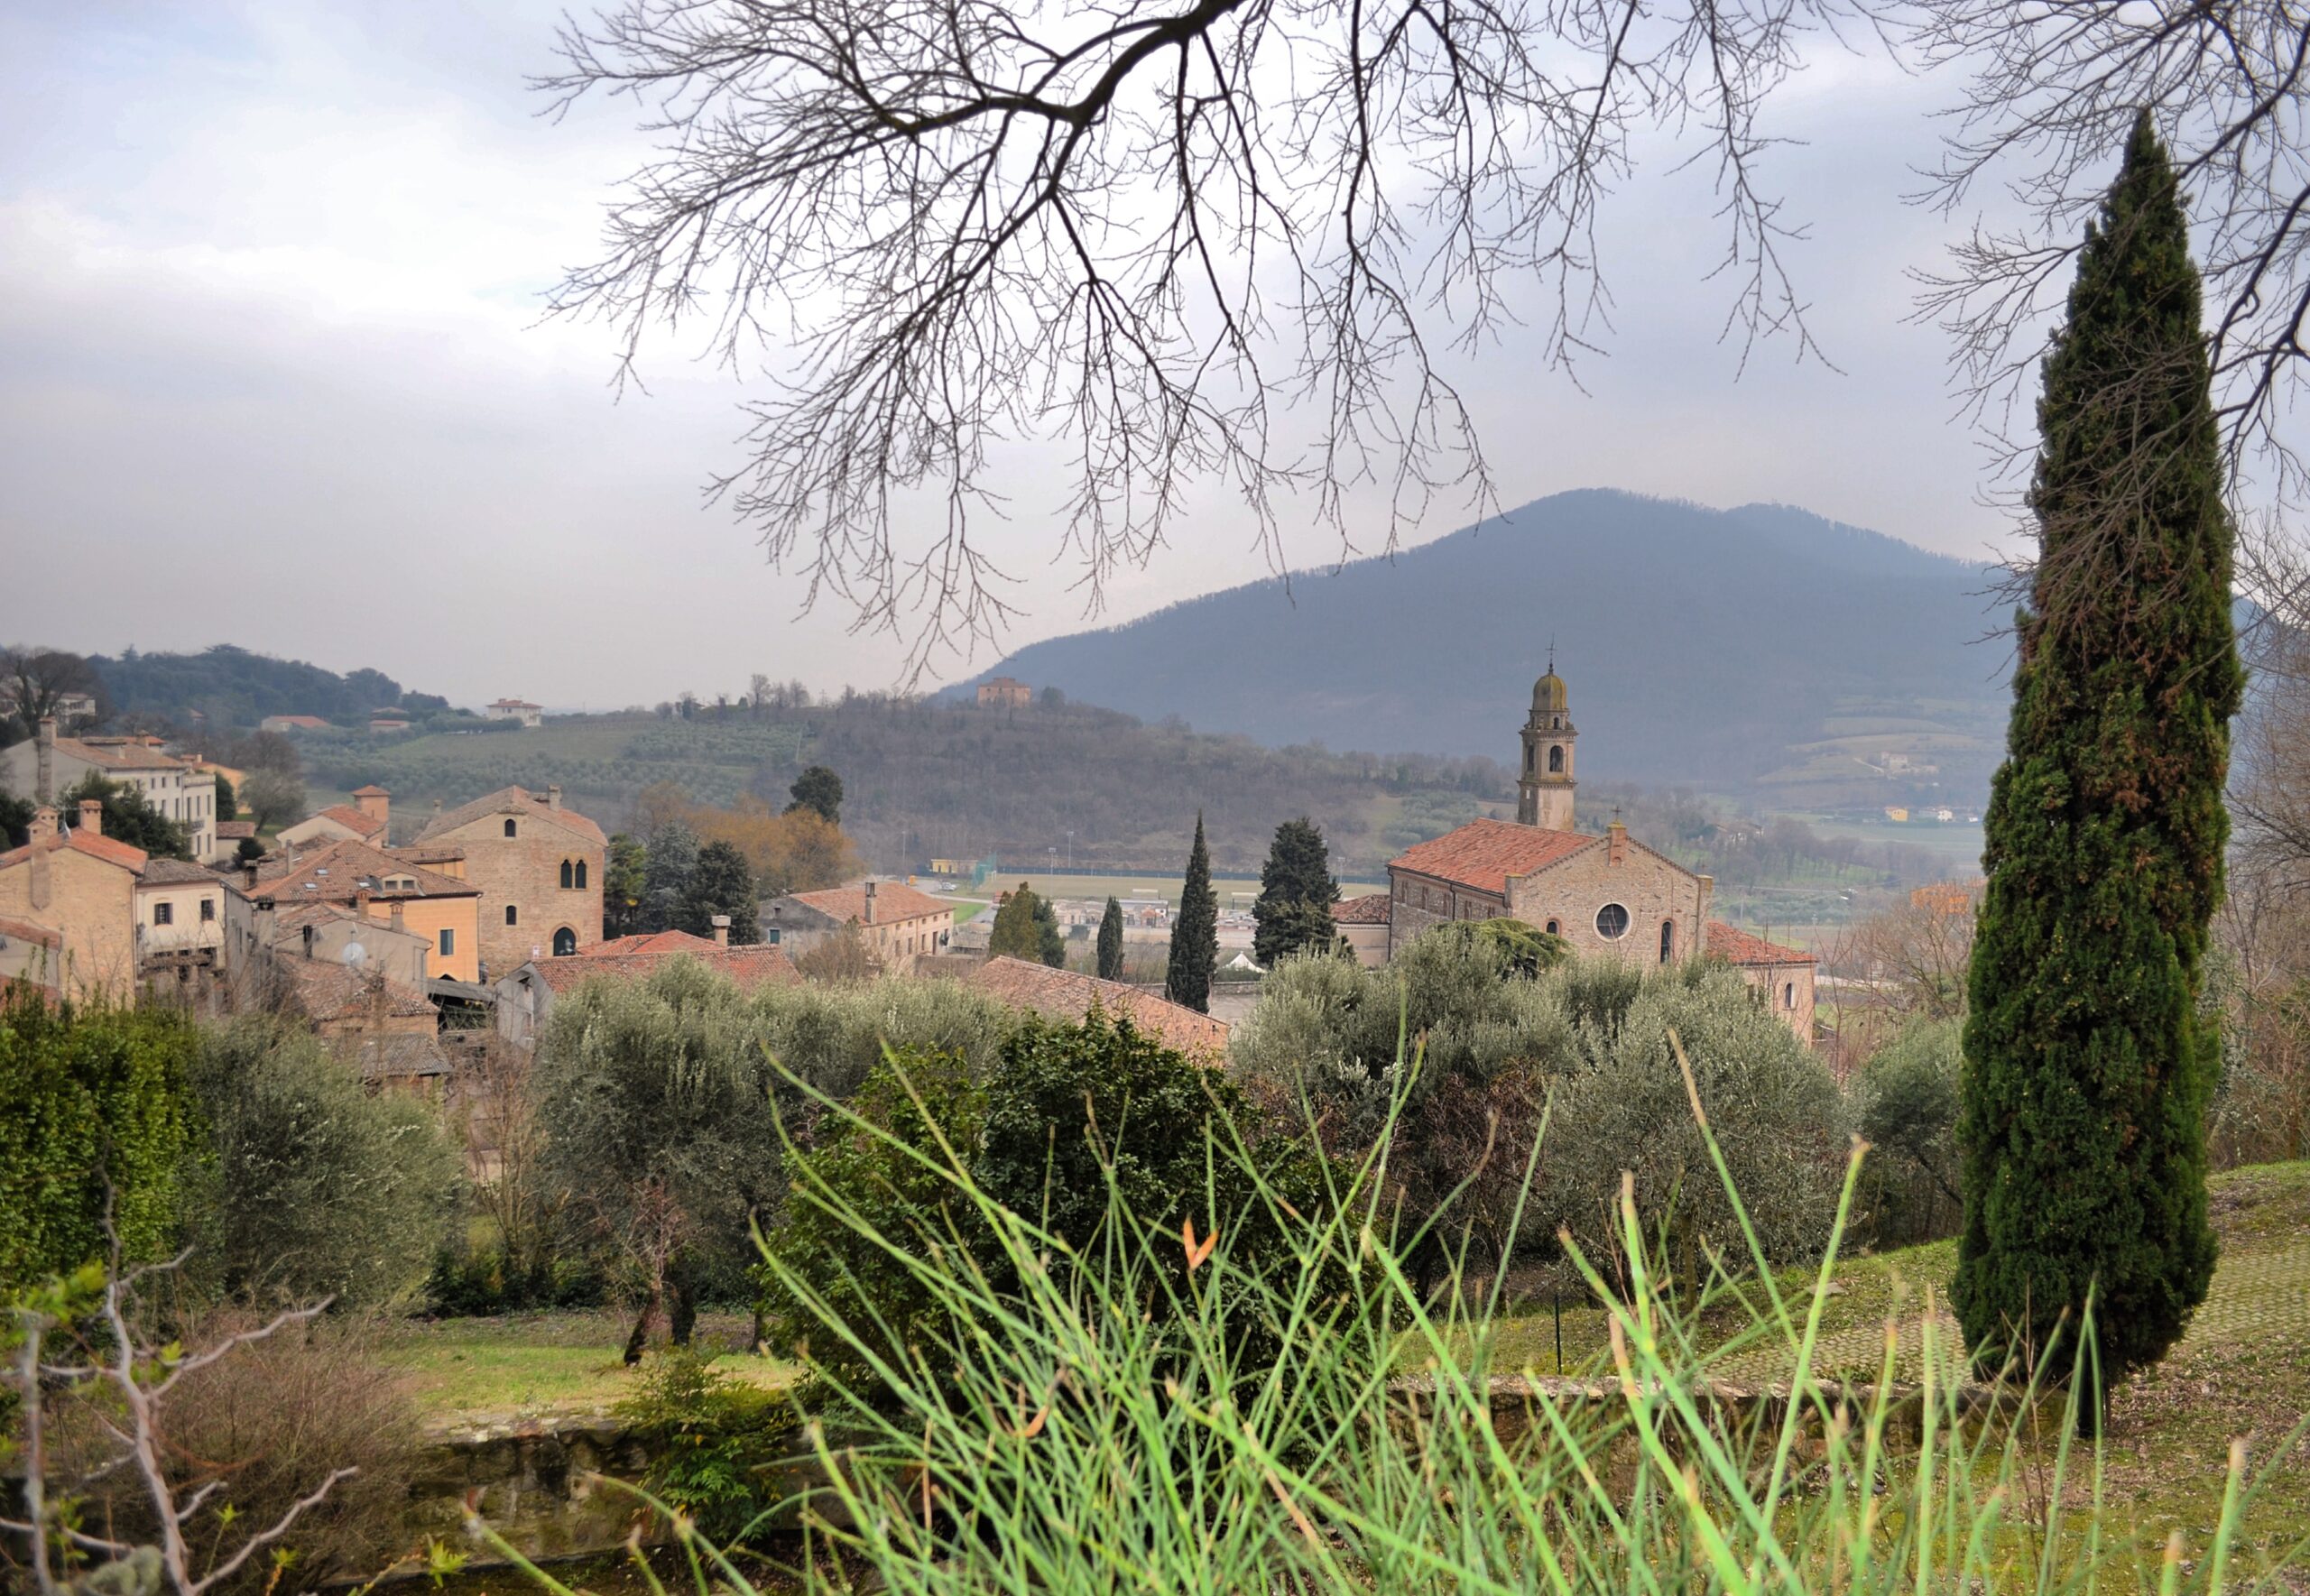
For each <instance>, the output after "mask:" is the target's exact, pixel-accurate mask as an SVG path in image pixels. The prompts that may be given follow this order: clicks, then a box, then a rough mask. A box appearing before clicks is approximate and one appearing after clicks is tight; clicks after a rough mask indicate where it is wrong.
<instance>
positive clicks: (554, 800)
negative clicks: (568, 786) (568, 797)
mask: <svg viewBox="0 0 2310 1596" xmlns="http://www.w3.org/2000/svg"><path fill="white" fill-rule="evenodd" d="M545 807H547V808H549V809H559V807H561V789H560V788H559V787H558V786H555V785H553V784H551V783H549V784H548V785H547V787H546V789H545Z"/></svg>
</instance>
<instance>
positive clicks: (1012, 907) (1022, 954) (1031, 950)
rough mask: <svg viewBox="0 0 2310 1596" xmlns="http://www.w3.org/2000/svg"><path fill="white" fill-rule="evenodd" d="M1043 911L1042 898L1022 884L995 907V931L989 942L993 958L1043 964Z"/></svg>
mask: <svg viewBox="0 0 2310 1596" xmlns="http://www.w3.org/2000/svg"><path fill="white" fill-rule="evenodd" d="M1041 911H1042V899H1040V898H1039V897H1037V896H1036V895H1035V891H1034V889H1033V888H1031V887H1030V886H1028V885H1027V883H1026V882H1024V881H1021V882H1020V883H1019V886H1018V890H1016V891H1013V892H1012V893H1011V894H1010V895H1009V896H1007V897H1006V898H1004V899H1003V901H1002V902H1001V903H999V904H997V905H996V906H995V909H994V928H993V930H992V931H991V932H989V933H988V934H987V939H986V951H987V954H988V955H989V956H991V957H1003V958H1013V959H1025V960H1026V961H1028V962H1029V963H1030V964H1039V963H1040V962H1041V960H1042V956H1043V939H1042V931H1041V928H1040V927H1038V926H1037V925H1036V921H1037V920H1038V919H1039V918H1041Z"/></svg>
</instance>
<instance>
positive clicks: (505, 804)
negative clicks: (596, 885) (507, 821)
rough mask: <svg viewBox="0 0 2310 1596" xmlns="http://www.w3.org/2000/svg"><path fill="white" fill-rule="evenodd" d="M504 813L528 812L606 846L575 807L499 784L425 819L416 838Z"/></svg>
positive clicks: (427, 837)
mask: <svg viewBox="0 0 2310 1596" xmlns="http://www.w3.org/2000/svg"><path fill="white" fill-rule="evenodd" d="M503 814H516V815H528V816H534V817H535V818H537V819H540V820H545V821H550V822H552V823H553V824H555V825H557V826H564V827H566V828H568V830H570V831H574V832H576V833H577V835H579V836H582V837H585V838H587V840H588V841H590V842H592V843H594V844H596V845H598V846H601V847H605V848H606V847H608V846H609V838H608V837H606V836H605V835H602V828H601V827H600V826H596V825H595V824H594V823H593V822H592V821H591V820H589V819H587V817H586V816H583V815H580V814H579V813H578V812H577V810H575V809H570V808H560V809H557V808H555V807H553V806H552V805H550V804H549V803H547V802H546V800H545V799H543V798H540V797H538V796H537V795H536V794H535V793H533V792H531V791H530V790H529V789H526V788H521V787H501V788H499V789H497V790H496V791H495V792H491V793H484V794H483V795H482V796H481V797H479V798H476V799H474V800H473V802H471V803H469V804H459V805H458V806H457V807H456V808H454V809H450V810H448V811H447V812H446V813H444V814H441V815H439V816H435V817H434V818H433V819H431V820H429V821H427V822H426V823H425V829H424V830H422V831H420V832H419V833H418V834H417V837H416V840H417V841H418V842H420V843H424V842H431V841H432V840H434V839H435V838H437V837H439V836H442V835H446V834H448V833H449V832H452V831H455V830H457V827H459V826H469V825H471V824H472V823H473V822H475V821H476V820H479V819H482V818H484V817H485V816H490V815H503Z"/></svg>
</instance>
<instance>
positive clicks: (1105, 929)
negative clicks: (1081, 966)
mask: <svg viewBox="0 0 2310 1596" xmlns="http://www.w3.org/2000/svg"><path fill="white" fill-rule="evenodd" d="M1099 979H1100V980H1102V981H1121V980H1122V979H1123V905H1122V904H1120V903H1117V902H1116V901H1115V900H1114V899H1113V898H1109V899H1107V909H1106V912H1105V913H1104V914H1103V915H1101V916H1100V917H1099Z"/></svg>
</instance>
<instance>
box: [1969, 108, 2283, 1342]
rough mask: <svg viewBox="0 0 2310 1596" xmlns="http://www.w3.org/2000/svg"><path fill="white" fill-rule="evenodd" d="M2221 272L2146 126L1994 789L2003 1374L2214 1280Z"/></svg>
mask: <svg viewBox="0 0 2310 1596" xmlns="http://www.w3.org/2000/svg"><path fill="white" fill-rule="evenodd" d="M2208 382H2209V378H2208V369H2207V355H2206V352H2205V345H2204V329H2203V327H2202V325H2201V320H2200V305H2199V291H2198V274H2197V269H2196V267H2195V266H2194V264H2193V263H2192V262H2191V259H2190V239H2189V226H2188V217H2187V215H2186V213H2185V209H2184V208H2183V203H2182V198H2181V194H2180V191H2179V189H2178V186H2177V178H2176V173H2175V171H2174V169H2173V166H2172V164H2171V163H2170V162H2169V161H2167V155H2166V151H2165V147H2164V145H2163V144H2162V143H2160V142H2159V140H2158V134H2157V132H2156V130H2155V128H2154V126H2153V125H2152V123H2151V121H2150V118H2149V117H2148V114H2147V113H2145V114H2144V115H2142V116H2141V118H2140V120H2139V123H2138V124H2137V125H2136V127H2135V130H2134V134H2133V138H2132V140H2131V142H2130V144H2129V146H2128V148H2127V151H2126V157H2125V165H2124V168H2123V170H2122V171H2121V172H2120V174H2119V176H2118V180H2117V182H2116V184H2115V186H2114V187H2113V188H2112V189H2111V192H2110V195H2109V198H2108V200H2107V201H2106V203H2105V204H2104V205H2103V207H2102V211H2101V214H2100V216H2099V217H2098V218H2097V220H2096V222H2095V224H2094V225H2093V226H2091V227H2090V228H2089V229H2088V231H2087V234H2086V238H2085V244H2084V248H2083V250H2082V251H2081V252H2080V254H2079V257H2078V275H2077V281H2076V282H2075V283H2074V285H2073V287H2072V289H2071V291H2070V297H2069V305H2068V321H2067V325H2066V326H2065V328H2063V329H2062V331H2061V332H2060V334H2059V335H2058V336H2057V337H2056V339H2055V340H2054V343H2053V346H2052V348H2051V350H2050V352H2049V353H2048V354H2047V359H2046V369H2045V393H2044V396H2043V398H2042V399H2041V400H2040V401H2039V403H2038V407H2037V420H2038V431H2039V434H2040V437H2041V438H2042V443H2041V446H2040V451H2039V454H2038V459H2037V475H2036V477H2035V479H2034V480H2033V482H2032V484H2031V485H2030V491H2029V508H2030V511H2031V512H2032V514H2033V515H2034V516H2035V518H2036V520H2037V524H2038V528H2039V549H2038V558H2037V563H2036V566H2035V567H2034V574H2033V577H2032V583H2031V590H2030V595H2029V604H2028V607H2027V608H2026V609H2025V610H2023V611H2022V613H2021V614H2020V616H2019V623H2018V630H2019V639H2020V657H2019V665H2018V666H2017V668H2016V669H2015V671H2014V676H2013V715H2012V718H2011V721H2010V725H2009V729H2008V733H2007V756H2006V761H2005V763H2004V764H2003V765H2002V766H2001V767H2000V769H1999V770H1998V773H1997V778H1996V780H1995V783H1994V785H1993V786H1992V789H1991V798H1990V807H1989V810H1988V816H1987V826H1986V834H1985V842H1984V847H1983V853H1982V867H1983V869H1984V870H1985V871H1986V872H1987V873H1988V876H1989V890H1988V896H1987V898H1986V899H1985V901H1984V903H1983V906H1982V914H1981V920H1980V929H1979V932H1978V934H1977V936H1976V937H1975V940H1974V944H1973V966H1972V981H1971V990H1970V1001H1969V1005H1968V1008H1969V1018H1968V1020H1967V1023H1966V1030H1965V1057H1966V1059H1967V1060H1968V1062H1969V1064H1970V1066H1971V1067H1970V1068H1969V1069H1968V1070H1967V1071H1966V1075H1965V1103H1964V1121H1963V1123H1962V1132H1961V1135H1962V1139H1963V1143H1964V1151H1965V1166H1964V1181H1965V1185H1964V1193H1965V1225H1964V1236H1963V1239H1962V1241H1961V1243H1960V1248H1959V1261H1958V1267H1957V1280H1956V1287H1955V1292H1954V1297H1955V1305H1956V1308H1957V1311H1958V1315H1959V1316H1960V1317H1961V1319H1962V1320H1963V1321H1964V1326H1965V1333H1966V1337H1967V1339H1968V1341H1969V1342H1970V1343H1971V1344H1972V1345H1973V1347H1974V1348H1975V1349H1976V1350H1978V1351H1980V1352H1982V1354H1983V1355H1984V1356H1986V1357H1989V1358H1991V1359H1992V1360H1994V1359H1996V1358H1998V1357H2000V1356H2002V1355H2003V1354H2004V1352H2005V1351H2007V1350H2013V1351H2017V1352H2019V1353H2020V1354H2022V1355H2028V1353H2029V1352H2032V1351H2033V1350H2034V1349H2036V1348H2038V1347H2043V1346H2047V1345H2049V1344H2051V1342H2052V1341H2053V1340H2054V1337H2055V1334H2056V1329H2057V1327H2058V1326H2059V1325H2061V1324H2063V1323H2064V1322H2065V1320H2066V1321H2067V1322H2068V1323H2070V1324H2074V1323H2075V1322H2076V1320H2077V1316H2078V1315H2079V1314H2080V1313H2081V1312H2082V1311H2083V1310H2084V1305H2085V1304H2086V1302H2087V1300H2088V1298H2089V1297H2090V1298H2091V1299H2092V1300H2093V1301H2094V1302H2095V1303H2097V1304H2098V1305H2099V1308H2100V1315H2101V1323H2102V1349H2103V1353H2104V1356H2105V1357H2106V1358H2107V1360H2108V1361H2109V1364H2110V1366H2111V1370H2112V1371H2113V1372H2121V1371H2122V1370H2128V1369H2134V1368H2139V1367H2141V1366H2143V1365H2145V1364H2148V1363H2153V1362H2155V1361H2157V1360H2158V1358H2159V1357H2160V1356H2162V1355H2163V1354H2164V1352H2166V1349H2167V1347H2169V1346H2171V1345H2172V1344H2173V1343H2174V1342H2175V1341H2176V1339H2178V1338H2179V1337H2180V1335H2181V1334H2182V1333H2183V1331H2184V1329H2185V1327H2186V1326H2187V1324H2188V1323H2189V1317H2190V1314H2191V1312H2192V1310H2193V1309H2194V1308H2195V1307H2196V1306H2197V1305H2198V1304H2199V1303H2200V1302H2202V1301H2204V1298H2205V1293H2206V1287H2207V1285H2208V1283H2209V1282H2210V1281H2211V1279H2212V1278H2213V1263H2214V1251H2215V1248H2214V1241H2213V1231H2212V1230H2211V1228H2210V1227H2209V1226H2208V1223H2207V1220H2206V1205H2205V1167H2206V1149H2205V1111H2206V1104H2207V1102H2208V1099H2209V1098H2210V1097H2211V1095H2212V1093H2213V1083H2214V1077H2215V1075H2216V1073H2217V1070H2218V1067H2219V1054H2218V1047H2217V1040H2216V1038H2215V1035H2214V1029H2213V1024H2212V1023H2211V1017H2210V1016H2209V1015H2207V1014H2206V1013H2205V1012H2204V1008H2203V1006H2202V1003H2201V998H2202V995H2203V992H2204V976H2205V969H2204V965H2205V956H2206V949H2207V945H2208V927H2209V924H2210V922H2211V920H2212V918H2213V910H2214V908H2215V906H2216V905H2217V904H2219V903H2220V902H2221V901H2222V853H2223V845H2224V843H2225V841H2226V840H2227V838H2228V835H2229V829H2230V826H2229V816H2228V812H2227V810H2226V809H2225V808H2224V807H2223V804H2222V785H2223V778H2224V771H2225V770H2226V768H2227V765H2228V761H2229V752H2230V736H2229V722H2230V718H2231V715H2235V714H2236V713H2237V710H2238V706H2239V700H2240V696H2241V686H2242V681H2243V673H2242V672H2241V670H2240V669H2239V665H2238V655H2237V643H2236V638H2235V635H2234V633H2233V631H2232V627H2231V608H2230V607H2231V527H2230V521H2229V515H2228V512H2226V511H2225V509H2224V508H2223V505H2222V467H2221V460H2220V457H2219V432H2218V428H2217V426H2216V421H2215V418H2214V414H2213V402H2212V399H2211V397H2210V394H2209V391H2208Z"/></svg>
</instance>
